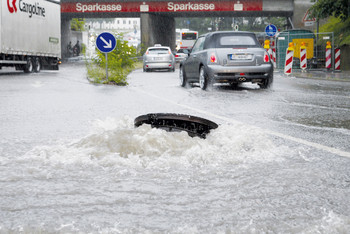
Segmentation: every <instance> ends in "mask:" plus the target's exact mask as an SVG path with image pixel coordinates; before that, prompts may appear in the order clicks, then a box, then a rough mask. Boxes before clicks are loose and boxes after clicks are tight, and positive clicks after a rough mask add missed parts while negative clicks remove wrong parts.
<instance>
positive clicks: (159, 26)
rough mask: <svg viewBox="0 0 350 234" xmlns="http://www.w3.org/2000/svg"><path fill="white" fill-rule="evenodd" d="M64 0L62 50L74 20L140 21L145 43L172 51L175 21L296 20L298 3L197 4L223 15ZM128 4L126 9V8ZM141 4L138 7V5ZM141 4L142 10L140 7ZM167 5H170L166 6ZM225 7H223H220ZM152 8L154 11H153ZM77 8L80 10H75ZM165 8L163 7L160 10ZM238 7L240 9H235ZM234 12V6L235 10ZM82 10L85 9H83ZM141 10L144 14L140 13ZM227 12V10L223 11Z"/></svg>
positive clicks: (123, 0)
mask: <svg viewBox="0 0 350 234" xmlns="http://www.w3.org/2000/svg"><path fill="white" fill-rule="evenodd" d="M92 1H93V0H61V11H62V14H61V18H62V40H61V42H62V48H65V46H64V45H67V44H68V42H69V35H68V34H69V32H68V31H69V30H68V29H69V22H70V19H72V18H122V17H139V18H140V19H141V43H142V44H143V45H145V46H146V47H148V46H153V45H154V44H162V45H169V46H170V47H171V48H172V49H175V43H176V35H175V18H177V17H287V18H292V16H293V10H294V5H293V4H294V0H279V1H278V3H276V1H275V0H241V1H235V0H233V1H231V0H230V1H228V0H220V1H218V0H211V1H209V0H208V1H207V0H198V1H196V2H195V3H197V4H202V3H204V4H214V5H215V4H216V5H215V7H216V8H217V9H220V10H219V11H186V10H183V9H180V10H178V11H176V10H174V11H168V9H169V2H173V4H175V3H176V4H185V5H186V4H189V3H190V1H169V0H165V1H151V0H148V1H147V0H146V1H137V0H134V1H126V0H120V1H119V2H118V3H116V2H114V3H110V2H112V0H110V1H108V0H102V1H98V0H95V1H93V3H92ZM78 3H81V5H83V4H85V5H86V6H88V7H91V8H93V7H94V5H98V4H99V5H103V4H106V5H107V4H114V5H115V4H120V5H121V6H123V7H124V6H126V5H128V7H129V5H130V4H131V5H132V7H131V8H130V9H128V10H125V11H123V10H120V11H118V12H117V11H114V12H108V11H104V12H98V11H97V12H96V11H89V10H88V9H87V10H86V11H84V10H80V11H79V10H76V9H78V8H77V4H78ZM233 3H238V4H241V3H242V4H243V5H244V8H242V9H241V10H225V9H226V8H227V5H228V4H231V5H232V4H233ZM123 4H124V5H123ZM137 4H138V5H137ZM140 4H141V6H140ZM142 4H144V5H147V4H148V5H150V7H149V8H147V12H141V7H142ZM157 4H158V5H162V4H163V5H165V7H166V6H168V9H167V8H164V6H163V10H164V9H165V10H166V11H168V12H158V11H157V10H154V9H155V6H157ZM166 4H167V5H166ZM220 4H221V5H220ZM152 5H154V6H153V8H152ZM74 7H75V8H76V9H74ZM160 7H162V6H160ZM235 7H236V5H235ZM232 8H233V6H232ZM80 9H81V8H80ZM139 9H140V10H139ZM223 9H224V10H223Z"/></svg>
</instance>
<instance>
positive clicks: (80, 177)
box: [0, 67, 350, 233]
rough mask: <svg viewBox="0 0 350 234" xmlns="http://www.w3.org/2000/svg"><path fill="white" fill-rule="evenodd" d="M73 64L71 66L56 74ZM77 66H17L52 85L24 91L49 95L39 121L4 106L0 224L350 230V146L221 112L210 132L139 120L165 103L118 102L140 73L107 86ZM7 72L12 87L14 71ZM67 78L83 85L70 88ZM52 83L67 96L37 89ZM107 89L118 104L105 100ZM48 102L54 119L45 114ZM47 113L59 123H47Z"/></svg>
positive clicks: (35, 228) (22, 229) (29, 228)
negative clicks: (316, 144)
mask: <svg viewBox="0 0 350 234" xmlns="http://www.w3.org/2000/svg"><path fill="white" fill-rule="evenodd" d="M67 71H69V74H70V76H71V78H69V77H68V76H67V80H68V81H67V80H66V81H62V83H59V82H57V79H62V76H63V74H66V73H65V72H67ZM72 71H73V72H74V69H73V68H66V69H65V68H64V67H63V69H62V71H60V72H61V74H60V75H58V76H59V77H57V79H55V78H51V80H49V81H47V80H42V79H41V78H40V77H39V78H38V77H32V76H30V77H28V76H27V77H23V76H22V77H20V78H16V79H26V80H25V81H24V83H25V82H28V84H31V85H33V84H37V86H40V87H38V88H39V90H41V87H46V91H42V92H43V93H41V92H40V91H36V90H35V91H27V92H29V93H30V94H28V93H27V94H21V95H24V97H25V96H26V95H28V97H32V98H33V97H35V98H36V99H35V100H40V99H42V100H43V101H42V102H40V103H41V104H34V107H33V110H34V114H32V115H31V116H28V119H29V120H30V121H31V122H32V125H31V123H28V125H25V127H24V125H20V124H19V123H20V122H21V121H22V119H21V118H24V117H23V116H22V117H18V116H16V115H13V118H14V119H11V118H10V117H11V116H9V115H7V114H4V113H2V114H0V116H1V120H2V121H5V120H7V121H8V122H9V123H10V124H11V128H13V129H12V131H14V133H13V134H15V135H11V129H10V127H5V124H3V125H1V127H2V128H3V129H5V131H4V132H3V137H2V139H1V140H0V142H1V145H0V153H1V155H0V187H1V190H0V233H349V230H350V215H349V214H350V205H349V204H350V196H349V194H350V170H349V168H350V161H349V159H348V158H346V157H339V156H336V155H330V154H326V153H324V152H322V150H320V149H315V148H312V147H309V146H305V145H301V144H297V143H295V142H294V143H293V142H288V141H287V140H286V139H281V138H278V137H275V136H272V135H271V134H267V133H266V132H265V131H264V130H262V129H260V128H256V127H253V126H250V125H247V124H244V123H240V122H229V123H228V122H221V123H220V126H219V127H218V128H217V129H215V130H212V132H211V133H210V134H209V135H208V136H207V139H200V138H191V137H189V136H188V135H187V134H186V133H184V132H181V133H168V132H165V131H163V130H159V129H152V128H151V127H150V126H147V125H144V126H141V127H139V128H134V126H133V120H134V117H135V116H134V115H135V114H137V113H138V112H139V111H142V112H144V111H153V110H154V106H158V107H159V106H161V105H162V104H157V103H152V108H151V107H145V106H143V107H140V109H139V110H138V109H137V108H136V107H135V106H133V104H130V105H131V107H129V108H131V109H128V108H126V107H122V106H121V104H120V103H123V102H125V100H126V99H124V100H121V98H118V97H119V96H118V95H120V93H123V92H126V91H121V90H124V89H126V90H128V91H127V92H130V93H132V94H134V95H135V96H138V95H140V94H136V93H135V92H137V90H139V89H142V84H141V83H135V82H131V85H130V87H128V88H124V89H123V88H119V87H107V88H105V87H101V86H94V85H90V84H87V83H86V82H85V81H81V82H80V80H79V79H81V77H80V76H79V75H78V74H79V73H80V72H79V71H78V72H77V75H75V74H72V73H71V72H72ZM62 73H63V74H62ZM155 75H156V74H155ZM42 76H44V75H42ZM74 77H78V78H74ZM1 79H3V80H2V81H0V82H2V83H4V84H6V85H8V88H9V87H10V88H13V89H15V86H11V85H9V84H12V82H14V81H13V80H10V79H11V78H8V77H0V80H1ZM52 82H53V83H52ZM67 82H68V83H67ZM68 84H69V85H68ZM147 84H149V83H148V82H147ZM64 87H67V89H64ZM78 87H80V88H78ZM18 89H20V88H18ZM79 89H80V90H79ZM113 89H114V90H119V91H118V93H115V91H113ZM23 90H25V88H23V89H22V90H20V91H23ZM64 90H68V91H66V92H72V93H73V91H72V90H74V92H77V93H78V94H81V96H80V98H79V99H78V101H77V100H70V99H69V97H70V96H69V95H67V94H66V93H65V91H64ZM69 90H70V91H69ZM96 90H97V91H96ZM181 90H182V89H181ZM2 91H3V92H2V94H1V99H2V101H1V102H0V103H1V104H2V105H3V106H5V107H6V108H8V109H6V110H7V111H8V112H10V113H17V114H18V113H19V114H20V115H24V114H26V113H27V114H28V113H32V111H31V110H30V108H29V107H28V109H25V106H26V104H20V102H18V105H19V106H21V107H23V108H24V110H19V109H16V108H17V107H13V109H11V108H9V105H6V104H5V100H6V101H7V102H10V100H9V99H10V98H15V97H14V96H15V95H17V94H16V92H15V91H13V90H12V91H8V90H7V91H4V89H2ZM56 91H57V93H56V94H55V92H56ZM58 91H59V92H58ZM83 92H85V94H83ZM88 92H90V93H89V94H86V93H88ZM181 92H188V91H186V90H185V91H181ZM189 92H191V91H189ZM48 93H51V94H52V93H54V94H52V95H57V96H61V98H62V101H60V99H55V100H56V102H51V104H50V103H49V102H47V101H45V100H44V99H45V96H41V95H43V94H48ZM106 93H107V94H108V95H106ZM130 93H129V94H130ZM37 95H38V96H37ZM46 97H47V96H46ZM134 98H135V97H134ZM69 100H70V101H69ZM108 100H112V102H115V103H118V105H120V108H118V111H115V112H114V111H113V110H111V111H108V108H111V107H112V106H113V105H112V104H110V103H109V102H108ZM23 102H24V103H26V101H25V100H23ZM77 103H81V104H82V105H83V106H86V107H85V108H83V107H82V106H78V105H77ZM88 103H89V104H88ZM101 103H106V106H104V107H100V106H101V105H98V104H101ZM40 105H44V107H41V106H40ZM55 106H59V107H61V108H62V111H63V113H62V112H57V113H56V112H55V111H56V109H55ZM64 106H65V107H64ZM107 107H108V108H107ZM45 108H47V109H48V111H49V113H50V114H49V115H50V117H51V121H49V120H47V119H44V118H43V116H42V115H44V117H45V118H47V117H48V115H45V114H42V115H41V114H40V110H41V111H43V110H44V109H45ZM74 108H76V109H77V110H78V113H75V112H74ZM172 108H173V110H174V111H178V109H176V107H172ZM36 110H37V111H36ZM125 110H128V112H129V113H131V115H127V114H126V113H125V112H126V111H125ZM66 112H67V113H66ZM95 112H99V113H98V114H96V113H95ZM79 113H80V114H79ZM108 114H109V115H108ZM29 115H30V114H29ZM56 115H57V116H56ZM33 116H34V117H33ZM55 116H56V117H55ZM69 117H71V118H75V119H78V120H79V121H81V122H82V126H80V127H78V126H75V122H74V121H75V120H71V121H72V122H70V121H69ZM35 118H37V119H39V120H40V121H38V122H36V121H35ZM60 119H61V120H60ZM52 121H53V122H54V123H51V122H52ZM60 121H62V123H61V122H60ZM57 122H59V124H57ZM64 123H66V126H64ZM16 124H19V125H18V126H19V127H16V126H15V125H16ZM50 124H53V125H54V126H53V127H52V128H51V129H55V130H56V131H57V129H58V128H59V129H61V131H57V132H50V131H47V130H45V129H44V128H48V126H50ZM55 124H57V126H56V125H55ZM23 128H25V129H23ZM56 128H57V129H56ZM28 131H31V132H32V133H28ZM35 131H37V132H36V133H34V132H35ZM21 134H22V135H21ZM19 135H21V136H19ZM33 136H35V138H36V139H32V137H33Z"/></svg>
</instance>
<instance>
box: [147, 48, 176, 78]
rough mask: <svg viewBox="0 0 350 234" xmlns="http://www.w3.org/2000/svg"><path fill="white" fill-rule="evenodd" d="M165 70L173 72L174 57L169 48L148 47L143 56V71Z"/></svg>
mask: <svg viewBox="0 0 350 234" xmlns="http://www.w3.org/2000/svg"><path fill="white" fill-rule="evenodd" d="M159 69H167V70H169V71H175V56H174V55H173V53H172V52H171V49H170V47H167V46H161V45H155V46H154V47H149V48H148V49H147V51H146V53H145V54H144V55H143V71H144V72H148V71H152V70H159Z"/></svg>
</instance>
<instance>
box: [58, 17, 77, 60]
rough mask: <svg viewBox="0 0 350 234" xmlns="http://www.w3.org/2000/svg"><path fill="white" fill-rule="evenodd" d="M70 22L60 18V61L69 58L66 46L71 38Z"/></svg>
mask: <svg viewBox="0 0 350 234" xmlns="http://www.w3.org/2000/svg"><path fill="white" fill-rule="evenodd" d="M70 21H71V19H67V18H61V56H62V59H65V58H68V57H69V56H68V55H69V54H68V50H67V46H68V43H69V41H70V40H71V37H72V33H71V29H70ZM72 43H73V42H72ZM73 45H74V44H73Z"/></svg>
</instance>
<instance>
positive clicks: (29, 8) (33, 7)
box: [7, 0, 45, 18]
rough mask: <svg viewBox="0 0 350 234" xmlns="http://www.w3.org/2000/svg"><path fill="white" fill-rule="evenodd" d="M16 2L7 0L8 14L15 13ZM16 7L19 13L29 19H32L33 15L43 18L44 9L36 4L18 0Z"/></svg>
mask: <svg viewBox="0 0 350 234" xmlns="http://www.w3.org/2000/svg"><path fill="white" fill-rule="evenodd" d="M16 1H17V0H7V8H8V9H9V12H10V13H16V12H17V7H16ZM18 6H19V10H20V11H21V12H24V13H28V15H29V18H32V16H33V15H37V16H41V17H45V8H44V7H41V6H40V4H39V3H38V2H36V3H35V4H30V3H26V2H24V1H23V0H19V4H18Z"/></svg>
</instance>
